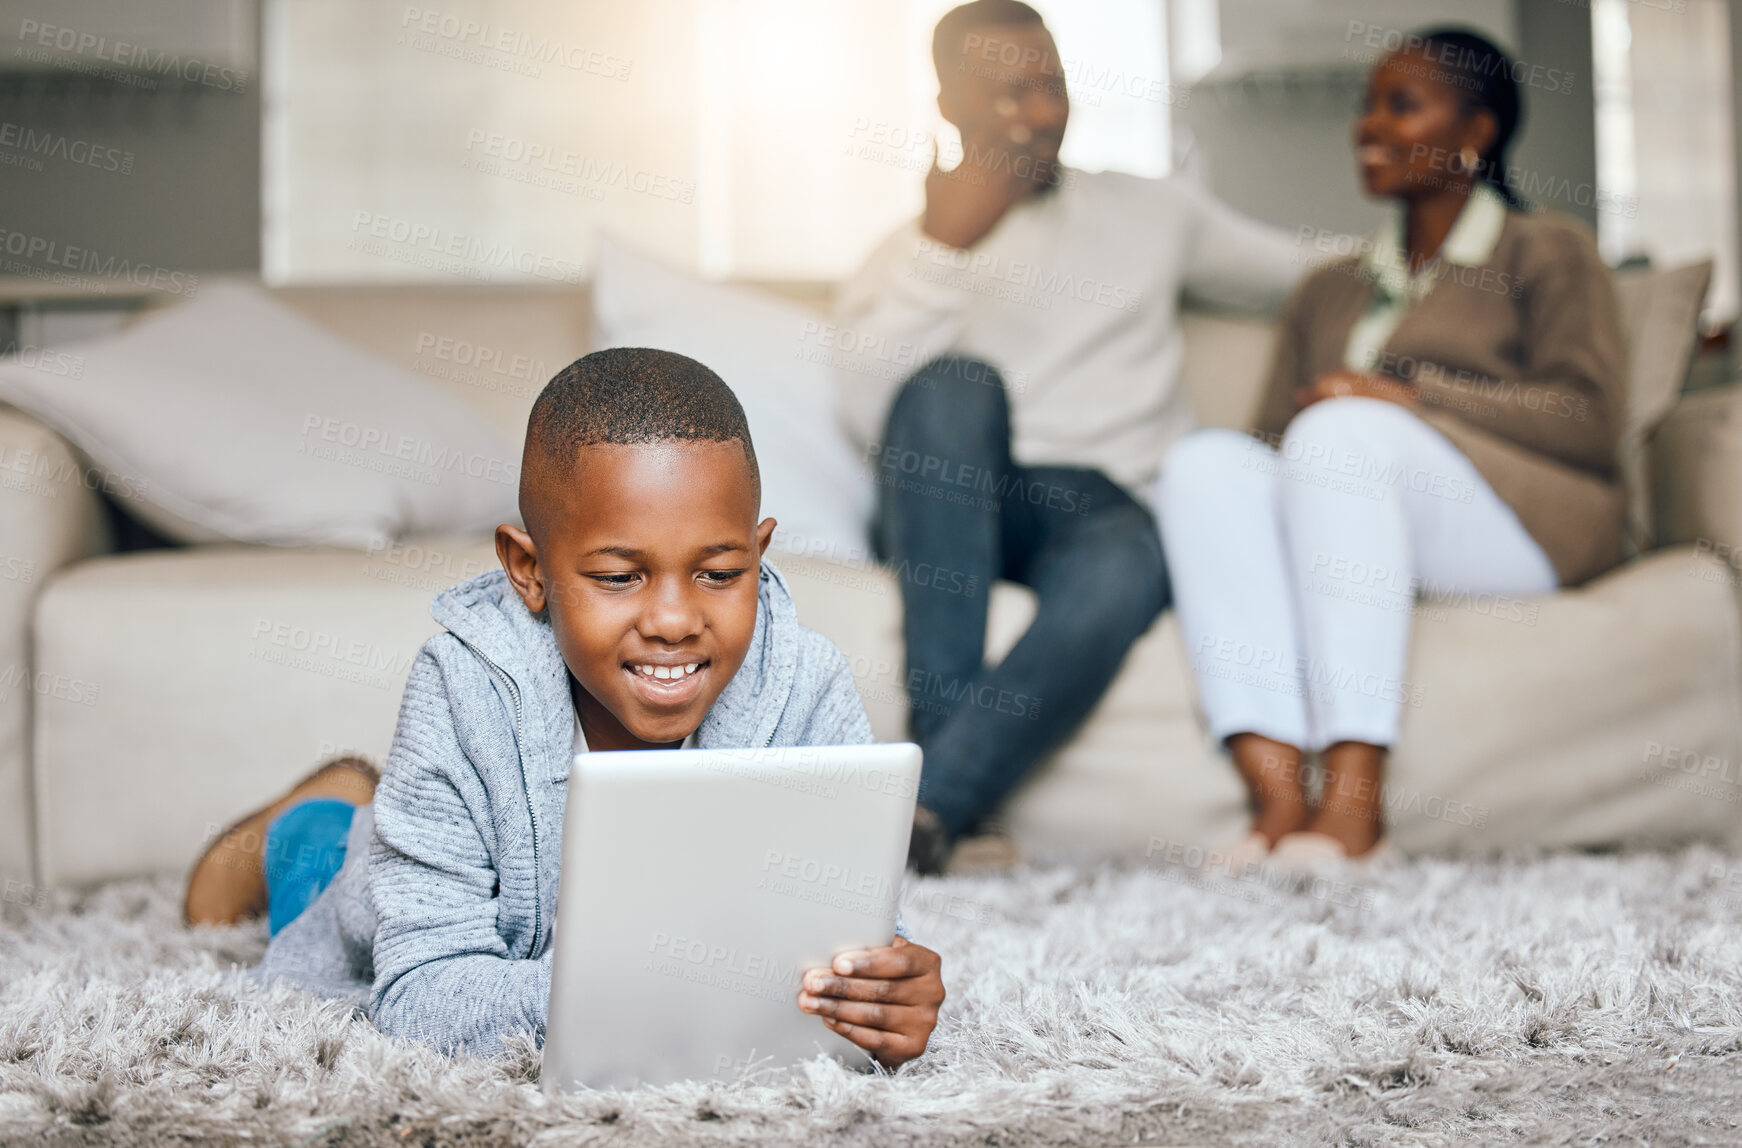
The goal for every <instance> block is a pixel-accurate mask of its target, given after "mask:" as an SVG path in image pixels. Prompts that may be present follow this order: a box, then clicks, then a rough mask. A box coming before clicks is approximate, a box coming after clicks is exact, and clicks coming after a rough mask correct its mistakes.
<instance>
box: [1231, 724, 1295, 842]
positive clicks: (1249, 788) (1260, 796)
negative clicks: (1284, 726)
mask: <svg viewBox="0 0 1742 1148" xmlns="http://www.w3.org/2000/svg"><path fill="white" fill-rule="evenodd" d="M1228 750H1229V752H1230V753H1232V754H1233V757H1234V768H1236V769H1238V770H1239V771H1240V777H1241V779H1242V780H1244V781H1245V782H1246V792H1247V793H1248V794H1249V795H1250V798H1251V801H1252V831H1253V832H1254V833H1258V834H1262V835H1263V836H1264V837H1265V838H1266V839H1268V840H1269V842H1270V844H1272V845H1275V844H1276V842H1277V841H1278V839H1280V838H1281V837H1283V836H1284V835H1286V834H1289V833H1293V832H1295V831H1297V830H1300V829H1305V828H1306V827H1307V822H1308V820H1309V819H1310V818H1311V816H1312V810H1311V808H1310V807H1309V806H1308V805H1307V799H1306V790H1305V789H1304V788H1303V787H1302V786H1301V777H1300V765H1301V754H1300V750H1299V749H1297V748H1295V747H1294V746H1292V745H1289V744H1287V743H1286V742H1280V741H1272V740H1270V739H1269V738H1267V737H1263V736H1261V735H1259V734H1255V733H1237V734H1235V735H1234V736H1233V737H1231V738H1229V739H1228Z"/></svg>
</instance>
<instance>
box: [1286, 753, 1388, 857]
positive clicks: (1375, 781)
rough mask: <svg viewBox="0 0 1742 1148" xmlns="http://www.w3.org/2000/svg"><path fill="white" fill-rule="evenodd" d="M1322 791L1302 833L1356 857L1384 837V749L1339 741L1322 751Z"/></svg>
mask: <svg viewBox="0 0 1742 1148" xmlns="http://www.w3.org/2000/svg"><path fill="white" fill-rule="evenodd" d="M1320 761H1321V763H1322V765H1323V766H1324V774H1325V784H1324V790H1323V792H1322V793H1321V794H1320V796H1319V805H1318V809H1317V810H1315V811H1314V812H1313V816H1312V820H1311V821H1310V822H1309V823H1308V824H1307V825H1306V827H1305V828H1306V829H1307V830H1308V831H1309V832H1312V833H1322V834H1324V835H1325V836H1326V837H1330V838H1332V839H1334V840H1335V841H1336V842H1337V843H1338V844H1340V845H1341V846H1342V847H1343V848H1344V850H1346V851H1347V853H1348V855H1349V856H1351V857H1359V856H1361V855H1362V854H1364V853H1367V852H1368V851H1370V850H1371V849H1372V848H1373V847H1374V846H1375V845H1377V844H1379V839H1380V838H1381V837H1383V836H1384V835H1385V799H1384V792H1383V791H1384V786H1385V747H1384V746H1382V745H1369V744H1368V743H1367V742H1364V741H1340V742H1338V743H1337V744H1335V745H1333V746H1331V747H1330V748H1328V749H1326V750H1325V752H1324V753H1323V754H1322V755H1321V757H1320Z"/></svg>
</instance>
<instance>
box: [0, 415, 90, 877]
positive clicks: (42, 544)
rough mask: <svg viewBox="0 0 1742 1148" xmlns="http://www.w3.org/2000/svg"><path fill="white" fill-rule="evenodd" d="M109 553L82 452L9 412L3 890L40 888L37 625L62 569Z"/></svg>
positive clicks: (3, 507) (4, 493)
mask: <svg viewBox="0 0 1742 1148" xmlns="http://www.w3.org/2000/svg"><path fill="white" fill-rule="evenodd" d="M108 548H109V523H108V517H107V516H106V515H105V514H104V512H103V505H102V499H101V498H100V497H99V496H98V495H97V493H96V491H94V490H92V489H91V488H90V486H89V485H88V484H87V483H86V481H85V469H84V467H83V466H82V465H81V464H80V462H79V460H78V459H77V458H76V457H75V456H74V455H73V452H72V448H70V447H69V446H67V444H66V442H65V441H64V440H63V439H62V438H61V437H60V436H59V435H57V434H55V433H54V432H53V431H51V430H49V429H48V428H47V427H45V426H43V425H42V424H41V423H39V422H37V421H35V420H34V419H32V418H30V417H29V416H28V415H25V414H23V413H22V412H20V411H17V410H15V409H13V408H11V407H7V406H0V881H5V882H11V884H7V885H6V888H8V889H10V890H16V889H17V888H18V887H19V886H18V884H17V883H18V882H20V881H24V882H31V881H34V880H35V872H36V867H35V863H34V850H35V836H36V835H35V824H34V817H33V814H32V811H33V809H34V808H35V802H34V794H33V792H32V786H31V781H30V778H31V773H30V760H31V754H30V730H31V722H30V717H31V709H32V705H31V703H32V701H33V699H34V698H35V697H36V693H37V691H38V689H39V683H38V681H37V680H36V676H35V674H34V673H33V671H32V664H31V663H32V649H31V645H32V643H31V637H30V633H31V620H32V618H33V617H34V615H35V612H36V597H37V594H38V592H39V591H40V590H41V589H42V587H43V584H44V583H45V582H47V581H48V579H49V577H50V576H51V575H53V574H54V572H55V571H57V570H59V569H60V568H61V567H63V566H66V565H68V564H70V563H73V562H76V561H78V560H79V559H80V558H84V557H86V556H88V555H91V554H96V553H101V552H102V551H105V550H107V549H108Z"/></svg>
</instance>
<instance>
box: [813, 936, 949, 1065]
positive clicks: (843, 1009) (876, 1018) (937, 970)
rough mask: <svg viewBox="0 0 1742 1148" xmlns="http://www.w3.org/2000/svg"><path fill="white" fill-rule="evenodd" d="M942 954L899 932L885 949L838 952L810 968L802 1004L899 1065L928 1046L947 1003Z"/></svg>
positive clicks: (882, 1058) (882, 1059)
mask: <svg viewBox="0 0 1742 1148" xmlns="http://www.w3.org/2000/svg"><path fill="white" fill-rule="evenodd" d="M942 968H943V958H941V957H939V956H938V955H937V954H936V953H934V952H932V951H931V950H930V949H928V948H926V947H925V946H924V945H916V944H913V943H912V942H910V941H907V940H904V939H903V938H901V937H897V938H895V943H894V944H892V945H890V946H888V947H886V948H881V949H852V950H849V951H847V952H844V953H837V954H835V963H834V967H833V968H832V969H822V968H817V969H807V970H805V974H804V981H803V989H802V990H801V991H800V992H799V994H798V1007H799V1008H801V1009H803V1010H804V1011H805V1012H809V1013H816V1014H817V1015H818V1016H820V1017H822V1018H823V1023H824V1024H826V1025H828V1026H829V1028H831V1029H833V1030H834V1031H835V1032H838V1033H840V1034H841V1035H842V1036H844V1037H846V1038H847V1039H848V1040H850V1041H852V1042H853V1043H854V1044H856V1045H858V1046H859V1047H860V1048H862V1049H864V1050H865V1051H867V1052H869V1053H870V1054H871V1055H873V1056H875V1057H876V1058H877V1060H878V1062H879V1063H880V1064H882V1065H883V1067H885V1068H895V1067H897V1066H898V1065H901V1064H904V1063H906V1062H907V1061H910V1060H912V1059H913V1058H914V1057H916V1056H918V1055H919V1054H920V1053H922V1052H924V1051H925V1046H926V1043H927V1042H928V1041H929V1040H930V1039H931V1031H932V1029H934V1028H936V1027H937V1023H938V1006H939V1005H941V1004H943V1003H944V981H943V976H942V973H941V969H942Z"/></svg>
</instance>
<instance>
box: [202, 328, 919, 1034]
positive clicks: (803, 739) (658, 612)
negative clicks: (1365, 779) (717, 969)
mask: <svg viewBox="0 0 1742 1148" xmlns="http://www.w3.org/2000/svg"><path fill="white" fill-rule="evenodd" d="M760 499H761V483H760V479H759V477H758V473H757V467H756V454H755V451H754V450H753V448H752V446H751V443H750V431H749V427H748V425H747V424H746V422H745V419H744V411H743V408H742V407H740V406H739V405H738V401H737V399H736V398H735V397H734V396H733V394H732V392H731V390H730V389H729V388H728V387H727V386H726V384H725V383H724V382H722V381H721V379H720V378H719V376H717V375H715V374H714V373H713V372H712V371H710V370H709V369H708V368H707V367H705V366H703V365H702V364H700V363H698V362H696V361H695V360H693V359H688V358H685V357H684V356H682V355H676V354H672V353H670V352H667V351H657V350H646V349H639V348H622V349H616V350H609V351H599V352H596V353H594V354H591V355H588V356H586V357H585V358H583V359H580V360H578V361H577V362H575V363H574V364H572V365H570V366H569V367H568V368H567V369H566V370H564V371H562V372H561V373H560V374H558V375H557V376H556V377H555V378H554V379H552V380H551V382H550V384H549V385H548V386H547V387H545V389H544V392H543V393H542V394H541V395H540V396H539V398H538V401H537V403H536V404H535V405H534V406H533V409H532V416H531V419H530V420H529V423H528V426H527V432H526V447H525V454H524V459H523V463H522V469H521V476H520V512H521V517H522V518H523V519H524V520H525V523H526V529H525V530H520V529H517V528H515V527H513V526H506V525H504V526H500V527H498V528H497V530H496V553H497V555H498V557H499V558H500V559H501V562H502V570H501V571H498V572H496V573H491V574H485V575H481V576H479V577H477V578H474V579H472V580H471V581H469V582H465V583H462V584H461V585H458V586H455V587H453V588H451V589H449V590H447V591H444V592H443V593H442V594H441V595H439V596H438V597H437V598H436V600H435V603H434V605H433V606H432V607H431V613H432V614H433V615H434V616H435V618H436V620H437V621H438V622H440V623H441V624H442V625H443V626H444V627H446V631H447V632H445V633H442V634H438V635H437V636H436V637H434V638H431V639H430V640H429V641H428V642H427V643H425V645H424V647H423V650H422V651H421V652H420V653H419V655H418V657H417V660H416V662H415V664H414V665H413V667H412V670H411V677H410V680H409V681H407V683H406V686H405V699H404V701H403V703H402V704H401V707H400V713H399V728H398V731H397V732H396V733H395V735H394V739H393V748H392V750H391V751H390V753H389V755H388V759H387V767H386V770H385V771H384V773H383V774H382V775H381V778H380V782H379V786H378V787H375V786H374V778H373V776H372V771H370V770H369V768H368V766H367V764H366V763H362V762H358V761H357V760H356V759H341V760H339V761H336V762H332V763H329V764H328V765H327V766H325V767H323V768H322V769H321V770H318V771H317V772H316V773H315V774H314V775H312V776H311V777H310V778H308V779H307V780H305V781H304V782H303V783H302V784H301V785H299V786H298V787H297V788H296V789H294V790H292V791H291V793H289V794H287V795H285V797H283V798H281V799H280V800H279V801H277V802H274V803H273V804H272V805H269V806H267V807H266V808H265V809H263V810H261V811H259V812H258V813H256V814H254V815H253V816H252V817H250V818H248V819H246V820H244V821H243V822H242V823H240V824H238V826H237V827H236V828H235V829H234V830H232V831H231V832H230V833H228V834H226V835H225V837H224V838H223V839H221V840H220V841H219V842H218V843H217V844H215V845H214V846H213V847H212V849H211V850H209V851H208V853H207V854H206V856H205V857H202V858H201V860H200V862H199V864H198V865H197V866H196V867H195V870H194V873H193V875H192V877H191V878H190V881H189V888H188V901H187V914H188V919H189V920H190V921H191V922H194V923H199V922H202V921H228V920H235V919H237V918H238V917H240V916H243V915H246V914H247V913H249V912H250V911H253V912H258V911H259V909H260V908H262V907H265V908H267V909H268V910H269V913H270V916H271V921H272V927H273V932H274V936H273V939H272V942H271V944H270V946H269V947H268V949H267V952H266V958H265V960H264V961H263V962H262V964H261V965H260V967H259V968H258V970H256V972H257V975H259V976H260V977H262V978H268V979H271V978H283V979H286V980H289V981H291V982H293V983H296V984H300V985H302V986H304V987H307V988H311V989H314V990H316V991H320V992H325V993H327V994H329V995H335V996H349V997H351V998H352V999H354V1000H357V1001H358V1003H359V1004H362V1005H364V1006H365V1007H366V1008H367V1011H368V1014H369V1016H370V1017H371V1018H372V1019H373V1020H374V1021H375V1022H376V1023H377V1024H378V1025H380V1026H381V1027H382V1028H383V1029H384V1030H386V1031H388V1032H392V1033H397V1034H401V1035H404V1036H409V1037H414V1038H418V1039H422V1040H427V1041H430V1042H432V1043H434V1044H436V1045H438V1046H440V1047H442V1048H444V1049H448V1050H465V1051H470V1052H477V1053H489V1052H491V1051H493V1050H495V1049H496V1048H498V1047H499V1045H500V1042H501V1039H502V1037H504V1036H506V1035H508V1034H510V1033H514V1032H530V1033H534V1034H535V1035H536V1036H537V1037H538V1038H539V1039H542V1036H543V1029H544V1022H545V1009H546V1004H547V1001H548V999H549V996H550V969H551V955H550V940H551V931H552V923H553V920H554V917H555V911H556V894H557V880H558V876H559V874H558V865H559V857H560V855H561V841H562V829H563V812H564V802H565V798H566V794H567V783H568V774H569V762H570V758H571V757H572V755H573V754H574V753H576V752H584V751H586V750H589V749H592V750H608V749H612V750H614V749H670V748H675V747H677V746H679V745H696V746H701V747H716V746H721V747H727V746H730V747H738V746H761V745H781V746H788V745H837V744H857V743H865V742H869V741H870V740H871V732H870V726H869V724H868V723H867V721H866V718H865V711H864V708H863V706H862V705H861V703H860V701H859V695H858V691H857V689H856V687H855V686H854V683H853V678H852V675H851V673H850V672H849V671H848V669H847V663H846V660H845V659H844V658H843V657H842V655H841V653H840V651H839V650H837V649H836V648H835V647H834V645H832V644H831V643H830V642H829V641H828V640H827V639H826V638H824V637H822V636H821V635H820V634H816V633H813V632H812V631H810V630H807V629H806V628H804V627H803V626H801V625H799V622H798V617H797V614H796V612H795V611H794V608H793V603H792V599H791V597H790V596H789V594H788V592H787V589H786V585H785V583H784V582H783V581H782V580H781V577H780V575H779V574H778V573H777V572H776V571H775V570H774V568H773V567H772V566H769V565H767V564H766V563H763V562H762V561H761V559H762V555H763V553H764V552H765V551H766V550H767V548H768V543H769V540H770V538H771V537H772V536H773V533H774V526H775V523H774V519H772V518H765V519H762V520H761V521H760V522H758V521H757V516H758V513H759V503H760ZM371 790H373V801H372V802H370V801H369V797H370V793H371ZM352 807H354V812H352ZM262 843H263V844H262ZM249 846H252V847H253V848H252V850H251V851H250V849H249V848H248V847H249ZM262 850H263V851H264V856H263V857H262V856H261V855H260V854H261V852H262ZM341 858H342V865H341V864H340V863H339V862H340V859H341ZM334 870H337V872H336V875H335V874H334ZM329 878H330V884H325V887H324V890H323V888H322V886H323V883H324V882H326V881H327V880H328V879H329ZM311 899H312V903H310V901H311ZM305 904H306V905H307V908H306V909H304V908H303V906H304V905H305ZM293 917H294V919H290V918H293ZM939 966H940V961H939V958H938V955H937V954H936V953H934V952H932V951H931V950H930V949H927V948H925V947H924V946H922V945H917V944H913V943H911V942H910V941H908V940H907V939H906V938H905V937H897V938H895V939H894V941H893V943H892V944H891V945H889V946H887V947H883V948H874V949H868V950H863V951H853V952H846V953H841V954H838V955H837V956H836V958H835V961H834V964H833V966H832V968H829V969H811V970H807V971H806V973H805V975H804V977H803V981H802V985H798V986H794V988H795V990H796V991H797V997H798V1000H797V1004H798V1007H799V1008H801V1009H803V1010H804V1011H806V1012H811V1013H814V1014H816V1015H818V1016H819V1017H820V1018H821V1020H822V1023H823V1024H825V1025H828V1026H829V1027H830V1028H831V1029H833V1030H834V1031H836V1032H838V1033H840V1034H841V1035H842V1036H845V1037H846V1038H847V1039H849V1040H851V1041H853V1042H854V1043H855V1044H857V1045H859V1046H860V1047H862V1048H864V1049H866V1050H868V1051H869V1052H871V1053H872V1054H873V1055H874V1056H876V1058H877V1059H878V1060H879V1061H880V1062H882V1063H883V1064H884V1065H885V1066H887V1067H891V1068H893V1067H895V1066H896V1065H898V1064H901V1063H902V1062H904V1061H907V1060H911V1059H912V1058H914V1057H916V1056H918V1055H920V1053H922V1052H924V1051H925V1047H926V1042H927V1040H928V1039H929V1037H930V1035H931V1031H932V1028H933V1026H934V1025H935V1024H936V1021H937V1011H938V1006H939V1005H940V1004H941V1003H942V1002H943V999H944V989H943V982H942V979H941V977H940V975H939Z"/></svg>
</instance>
